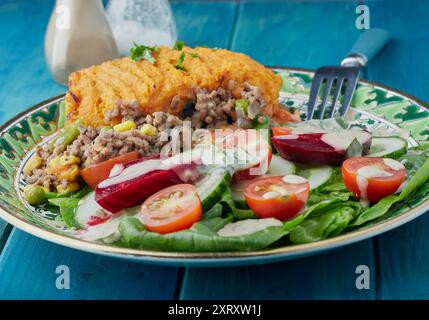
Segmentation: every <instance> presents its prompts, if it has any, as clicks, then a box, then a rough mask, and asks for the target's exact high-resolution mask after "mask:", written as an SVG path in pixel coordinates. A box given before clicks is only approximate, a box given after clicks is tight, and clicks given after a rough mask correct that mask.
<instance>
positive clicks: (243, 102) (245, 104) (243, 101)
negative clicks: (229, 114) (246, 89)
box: [235, 99, 249, 113]
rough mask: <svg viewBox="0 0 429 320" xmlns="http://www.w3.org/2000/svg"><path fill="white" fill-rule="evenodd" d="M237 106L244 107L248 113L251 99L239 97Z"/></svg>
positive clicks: (236, 102)
mask: <svg viewBox="0 0 429 320" xmlns="http://www.w3.org/2000/svg"><path fill="white" fill-rule="evenodd" d="M235 107H236V108H242V109H243V111H244V112H245V113H247V109H248V107H249V100H247V99H238V100H236V101H235Z"/></svg>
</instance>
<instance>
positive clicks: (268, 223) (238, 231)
mask: <svg viewBox="0 0 429 320" xmlns="http://www.w3.org/2000/svg"><path fill="white" fill-rule="evenodd" d="M282 225H283V223H282V222H281V221H280V220H277V219H274V218H265V219H246V220H241V221H237V222H231V223H228V224H226V225H225V226H224V227H223V228H222V229H220V230H219V231H218V232H217V234H218V235H219V236H221V237H239V236H244V235H246V234H251V233H255V232H257V231H261V230H265V229H266V228H268V227H281V226H282Z"/></svg>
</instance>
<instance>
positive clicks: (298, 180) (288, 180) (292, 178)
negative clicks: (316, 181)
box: [282, 174, 307, 184]
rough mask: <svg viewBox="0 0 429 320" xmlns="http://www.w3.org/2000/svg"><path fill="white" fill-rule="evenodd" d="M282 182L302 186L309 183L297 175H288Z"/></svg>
mask: <svg viewBox="0 0 429 320" xmlns="http://www.w3.org/2000/svg"><path fill="white" fill-rule="evenodd" d="M282 180H283V181H284V182H286V183H290V184H300V183H305V182H307V179H305V178H303V177H300V176H297V175H295V174H288V175H286V176H284V177H283V179H282Z"/></svg>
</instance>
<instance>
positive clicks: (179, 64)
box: [174, 51, 186, 71]
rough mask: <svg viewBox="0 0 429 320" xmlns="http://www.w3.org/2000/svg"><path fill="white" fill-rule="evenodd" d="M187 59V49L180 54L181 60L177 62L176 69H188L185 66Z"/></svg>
mask: <svg viewBox="0 0 429 320" xmlns="http://www.w3.org/2000/svg"><path fill="white" fill-rule="evenodd" d="M184 60H185V51H183V52H182V53H181V54H180V57H179V60H177V64H176V65H175V66H174V67H175V68H176V69H179V70H182V71H186V68H185V66H184V65H183V61H184Z"/></svg>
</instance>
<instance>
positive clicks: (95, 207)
mask: <svg viewBox="0 0 429 320" xmlns="http://www.w3.org/2000/svg"><path fill="white" fill-rule="evenodd" d="M139 210H140V206H136V207H132V208H128V209H124V210H121V211H119V212H117V213H115V214H111V213H110V212H108V211H106V210H104V209H103V208H102V207H101V206H100V205H99V204H98V203H97V202H96V201H95V192H91V193H89V194H88V195H86V196H85V197H83V198H82V200H81V201H79V204H78V207H77V209H76V221H77V222H78V223H79V225H81V226H82V227H84V228H85V229H84V230H81V231H80V232H79V233H78V234H77V236H78V237H79V238H80V239H82V240H86V241H96V240H103V242H106V243H111V242H115V241H117V240H119V237H120V234H119V230H118V227H119V224H120V223H121V221H122V219H123V218H124V217H126V216H130V215H136V214H137V213H138V212H139ZM106 214H107V215H110V217H109V218H108V220H106V221H104V222H102V223H100V224H97V225H94V226H90V225H88V222H89V221H91V220H93V217H97V216H100V217H101V216H105V215H106Z"/></svg>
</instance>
